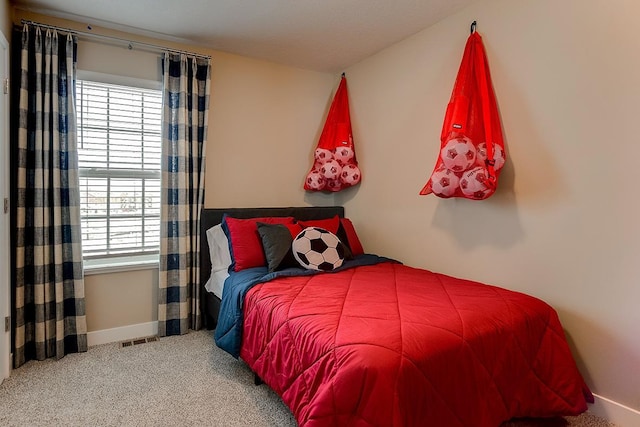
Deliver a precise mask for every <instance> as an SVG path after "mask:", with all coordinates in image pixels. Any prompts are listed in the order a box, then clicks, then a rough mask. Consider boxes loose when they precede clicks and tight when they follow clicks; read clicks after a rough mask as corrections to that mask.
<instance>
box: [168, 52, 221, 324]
mask: <svg viewBox="0 0 640 427" xmlns="http://www.w3.org/2000/svg"><path fill="white" fill-rule="evenodd" d="M163 77H164V95H163V104H164V105H163V112H162V133H163V135H162V193H161V204H162V207H161V210H160V278H159V287H160V290H159V293H158V334H159V335H160V336H166V335H179V334H185V333H187V331H188V330H189V329H194V330H197V329H200V327H201V322H202V319H201V313H200V285H199V275H200V274H199V272H200V267H199V253H200V238H199V237H200V230H199V229H200V210H201V209H202V206H203V204H204V169H205V145H206V139H207V120H208V110H209V88H210V85H211V60H210V59H206V58H196V57H191V56H188V55H185V54H177V53H165V56H164V63H163Z"/></svg>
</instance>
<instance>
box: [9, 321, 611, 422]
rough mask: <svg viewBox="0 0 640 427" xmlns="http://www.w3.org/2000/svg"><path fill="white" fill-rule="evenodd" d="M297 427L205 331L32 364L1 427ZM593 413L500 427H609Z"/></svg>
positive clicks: (13, 388)
mask: <svg viewBox="0 0 640 427" xmlns="http://www.w3.org/2000/svg"><path fill="white" fill-rule="evenodd" d="M201 425H207V426H220V427H223V426H224V427H236V426H238V427H241V426H242V427H244V426H274V427H276V426H277V427H287V426H295V425H296V423H295V420H294V419H293V416H292V415H291V413H290V412H289V410H288V409H287V407H286V406H285V405H284V404H283V403H282V401H281V400H280V399H279V398H278V396H277V395H276V394H275V393H274V392H272V391H271V390H270V389H269V388H268V387H267V386H265V385H261V386H258V387H256V386H255V385H253V374H252V373H251V372H250V370H249V369H248V368H247V367H246V365H244V364H243V363H242V362H239V361H237V360H235V359H233V358H232V357H231V356H229V355H228V354H226V353H225V352H223V351H222V350H220V349H218V348H217V347H216V346H215V345H214V344H213V339H212V337H211V332H208V331H200V332H192V333H190V334H187V335H184V336H180V337H169V338H161V339H160V340H159V341H157V342H149V343H146V344H140V345H135V346H132V347H125V348H120V346H119V345H118V344H106V345H101V346H96V347H91V348H90V349H89V351H88V352H87V353H83V354H73V355H68V356H66V357H65V358H63V359H62V360H59V361H57V362H55V361H51V360H47V361H44V362H29V363H27V364H26V365H25V366H23V367H21V368H20V369H17V370H15V371H13V373H12V375H11V377H10V378H8V379H6V380H5V381H4V382H3V383H2V385H0V426H201ZM611 425H612V424H609V423H607V422H605V421H604V420H601V419H599V418H597V417H595V416H593V415H591V414H589V413H585V414H583V415H581V416H579V417H569V418H567V419H562V418H559V419H553V420H521V421H518V422H510V423H507V424H505V425H504V426H503V427H507V426H508V427H560V426H584V427H605V426H607V427H608V426H611Z"/></svg>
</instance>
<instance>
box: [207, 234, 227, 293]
mask: <svg viewBox="0 0 640 427" xmlns="http://www.w3.org/2000/svg"><path fill="white" fill-rule="evenodd" d="M206 234H207V243H208V245H209V257H210V258H211V276H210V277H209V280H207V283H206V284H205V285H204V287H205V289H206V290H207V291H209V292H213V293H214V295H216V296H217V297H218V298H221V299H222V288H223V286H224V281H225V280H226V278H227V277H229V273H228V271H229V266H230V265H231V253H230V252H229V240H228V239H227V235H226V234H224V231H223V230H222V226H221V225H220V224H218V225H215V226H213V227H211V228H210V229H208V230H207V233H206Z"/></svg>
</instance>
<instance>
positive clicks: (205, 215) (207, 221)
mask: <svg viewBox="0 0 640 427" xmlns="http://www.w3.org/2000/svg"><path fill="white" fill-rule="evenodd" d="M224 214H227V215H229V216H232V217H234V218H254V217H264V216H292V217H294V218H297V219H300V220H303V221H307V220H310V219H324V218H332V217H334V216H336V215H338V216H339V217H340V218H343V217H344V208H343V207H342V206H304V207H283V208H228V209H226V208H225V209H223V208H211V209H206V208H205V209H203V210H202V215H201V217H200V284H201V286H204V284H205V283H206V282H207V280H209V276H210V275H211V259H210V257H209V245H208V244H207V234H206V233H207V230H208V229H209V228H211V227H213V226H214V225H217V224H220V222H222V216H223V215H224Z"/></svg>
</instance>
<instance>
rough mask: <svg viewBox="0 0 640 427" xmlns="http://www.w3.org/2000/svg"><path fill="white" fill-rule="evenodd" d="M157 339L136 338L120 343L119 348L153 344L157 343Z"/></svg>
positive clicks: (154, 337)
mask: <svg viewBox="0 0 640 427" xmlns="http://www.w3.org/2000/svg"><path fill="white" fill-rule="evenodd" d="M158 340H159V339H158V337H156V336H153V337H146V338H136V339H134V340H128V341H122V342H121V343H120V347H121V348H123V347H131V346H134V345H138V344H144V343H147V342H154V341H158Z"/></svg>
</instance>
